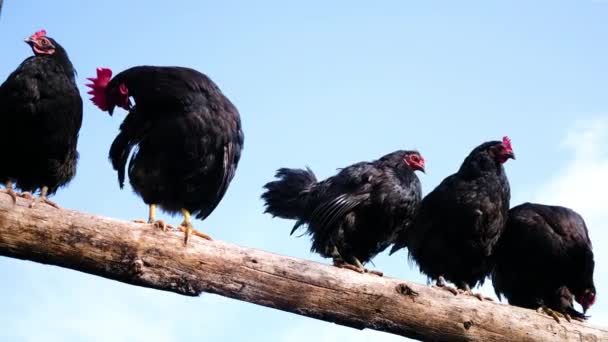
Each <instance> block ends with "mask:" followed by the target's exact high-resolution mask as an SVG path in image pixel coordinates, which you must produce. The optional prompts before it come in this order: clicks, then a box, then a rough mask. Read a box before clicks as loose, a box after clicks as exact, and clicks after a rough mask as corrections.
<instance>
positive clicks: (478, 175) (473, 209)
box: [391, 137, 515, 299]
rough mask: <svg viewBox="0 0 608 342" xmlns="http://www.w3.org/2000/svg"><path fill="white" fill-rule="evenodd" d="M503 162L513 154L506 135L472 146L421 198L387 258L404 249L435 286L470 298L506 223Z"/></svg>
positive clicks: (487, 268)
mask: <svg viewBox="0 0 608 342" xmlns="http://www.w3.org/2000/svg"><path fill="white" fill-rule="evenodd" d="M509 158H513V159H515V155H514V153H513V149H512V148H511V142H510V141H509V139H508V138H507V137H504V138H503V141H502V142H500V141H490V142H486V143H484V144H481V145H480V146H478V147H476V148H475V149H474V150H473V151H472V152H471V153H470V154H469V156H468V157H467V158H466V159H465V160H464V162H463V163H462V165H461V166H460V169H459V170H458V172H456V173H455V174H453V175H451V176H449V177H447V178H446V179H444V180H443V181H442V182H441V184H439V185H438V186H437V187H436V188H435V189H434V190H433V191H432V192H430V193H429V194H428V195H427V196H425V198H424V199H423V200H422V202H421V204H420V209H419V211H418V215H417V216H416V219H415V220H414V223H413V224H412V226H411V227H410V229H408V230H406V231H404V233H403V234H401V236H399V237H398V239H397V242H396V243H395V245H394V246H393V248H392V250H391V254H392V253H394V252H395V251H397V250H399V249H401V248H403V247H408V250H409V256H410V258H411V259H413V260H414V261H415V262H416V263H417V264H418V267H419V268H420V271H421V272H422V273H424V274H426V275H427V276H428V277H429V278H431V279H436V280H437V286H441V287H445V288H446V289H448V290H450V291H452V292H454V293H455V294H456V293H457V292H456V290H455V289H452V288H450V287H448V286H446V284H445V280H446V279H447V280H448V281H451V282H453V283H454V284H456V286H457V287H458V288H459V289H461V290H464V291H465V292H466V293H468V294H472V293H471V288H472V287H474V286H476V285H477V284H478V283H483V282H484V280H485V278H486V276H488V275H489V273H490V272H491V270H492V264H491V262H490V260H489V259H490V256H491V254H492V251H493V249H494V245H495V244H496V241H497V240H498V238H499V237H500V234H501V233H502V231H503V229H504V226H505V223H506V220H507V214H508V211H509V200H510V189H509V181H508V180H507V176H506V174H505V170H504V168H503V166H502V164H503V163H505V162H506V161H507V160H508V159H509ZM475 296H477V297H478V298H480V299H481V296H480V295H475Z"/></svg>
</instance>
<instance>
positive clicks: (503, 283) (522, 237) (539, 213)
mask: <svg viewBox="0 0 608 342" xmlns="http://www.w3.org/2000/svg"><path fill="white" fill-rule="evenodd" d="M495 259H496V266H495V269H494V272H493V273H492V282H493V285H494V290H495V291H496V295H498V297H499V298H500V297H501V295H504V296H505V297H506V298H507V299H508V300H509V303H510V304H512V305H517V306H521V307H525V308H530V309H536V308H539V307H547V308H549V309H551V310H555V311H557V312H560V313H562V314H566V315H569V316H573V317H577V318H584V315H583V314H581V313H580V312H578V311H576V310H575V309H574V307H573V299H576V301H577V302H579V303H580V304H581V306H582V307H583V310H584V311H587V309H588V308H589V307H590V306H591V305H593V303H594V302H595V285H594V282H593V270H594V266H595V263H594V260H593V251H592V246H591V240H590V239H589V233H588V231H587V226H586V225H585V221H584V220H583V218H582V217H581V216H580V215H579V214H577V213H576V212H575V211H573V210H571V209H569V208H564V207H560V206H549V205H543V204H536V203H524V204H521V205H518V206H516V207H514V208H512V209H511V210H510V211H509V219H508V223H507V227H506V229H505V232H504V233H503V235H502V237H501V238H500V240H499V241H498V244H497V246H496V253H495Z"/></svg>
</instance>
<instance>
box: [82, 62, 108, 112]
mask: <svg viewBox="0 0 608 342" xmlns="http://www.w3.org/2000/svg"><path fill="white" fill-rule="evenodd" d="M111 79H112V69H109V68H97V77H89V78H87V80H89V81H91V82H93V83H89V84H86V86H87V87H89V88H91V90H90V91H89V92H88V93H87V94H89V95H93V97H91V102H93V103H94V104H95V105H96V106H97V107H99V109H101V110H103V111H107V110H109V109H110V106H108V100H107V98H106V92H105V90H106V86H107V85H108V83H110V80H111Z"/></svg>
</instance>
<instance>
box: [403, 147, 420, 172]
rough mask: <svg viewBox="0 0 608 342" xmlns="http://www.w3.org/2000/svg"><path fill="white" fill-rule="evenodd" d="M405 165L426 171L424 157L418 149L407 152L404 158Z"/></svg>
mask: <svg viewBox="0 0 608 342" xmlns="http://www.w3.org/2000/svg"><path fill="white" fill-rule="evenodd" d="M403 161H404V162H405V165H407V166H409V168H410V169H412V170H414V171H416V170H418V171H422V172H423V173H426V172H425V171H424V158H423V157H422V156H421V155H420V153H418V152H416V151H411V152H407V153H406V154H405V157H404V158H403Z"/></svg>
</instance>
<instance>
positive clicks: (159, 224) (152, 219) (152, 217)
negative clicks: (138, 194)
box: [133, 204, 173, 232]
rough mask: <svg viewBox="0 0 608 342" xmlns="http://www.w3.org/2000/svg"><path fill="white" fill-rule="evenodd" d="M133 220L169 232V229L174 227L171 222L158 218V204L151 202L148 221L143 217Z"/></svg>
mask: <svg viewBox="0 0 608 342" xmlns="http://www.w3.org/2000/svg"><path fill="white" fill-rule="evenodd" d="M133 222H135V223H144V224H145V223H147V224H151V225H152V226H153V227H154V228H158V229H160V230H162V231H163V232H167V231H169V230H171V229H173V226H171V225H170V224H167V223H166V222H165V221H163V220H157V219H156V204H150V205H149V206H148V221H146V220H142V219H136V220H133Z"/></svg>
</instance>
